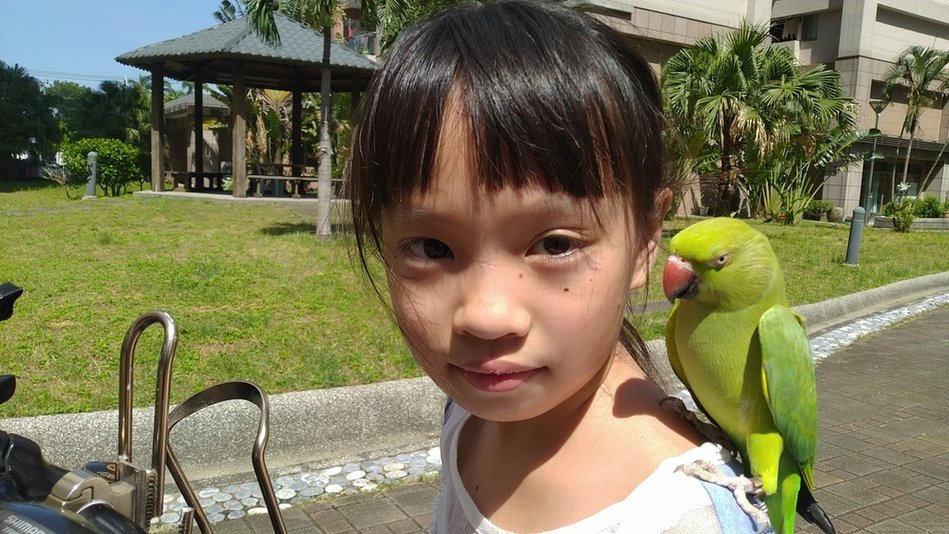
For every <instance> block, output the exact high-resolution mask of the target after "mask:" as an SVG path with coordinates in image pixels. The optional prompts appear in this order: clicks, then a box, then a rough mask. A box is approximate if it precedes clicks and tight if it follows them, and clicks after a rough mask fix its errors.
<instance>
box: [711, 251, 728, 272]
mask: <svg viewBox="0 0 949 534" xmlns="http://www.w3.org/2000/svg"><path fill="white" fill-rule="evenodd" d="M726 263H728V254H722V255H721V256H719V257H717V258H715V259H714V260H713V261H712V266H713V267H715V268H716V269H721V268H722V267H724V266H725V264H726Z"/></svg>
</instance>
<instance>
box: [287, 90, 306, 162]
mask: <svg viewBox="0 0 949 534" xmlns="http://www.w3.org/2000/svg"><path fill="white" fill-rule="evenodd" d="M291 105H292V108H293V109H292V111H291V115H290V125H291V128H290V163H291V164H293V165H300V166H301V167H299V168H298V167H293V172H294V174H296V173H300V172H302V171H303V169H302V165H303V90H302V89H300V86H299V85H297V86H296V87H294V88H293V100H292V102H291Z"/></svg>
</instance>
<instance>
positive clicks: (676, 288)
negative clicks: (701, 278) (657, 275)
mask: <svg viewBox="0 0 949 534" xmlns="http://www.w3.org/2000/svg"><path fill="white" fill-rule="evenodd" d="M698 290H699V284H698V278H697V277H696V275H695V271H693V270H692V264H690V263H689V262H687V261H685V260H684V259H682V257H681V256H679V255H677V254H672V255H670V256H669V257H668V258H667V259H666V266H665V268H664V269H663V271H662V292H663V293H665V294H666V298H667V299H669V302H675V300H676V299H690V298H692V297H694V296H695V295H696V294H697V293H698Z"/></svg>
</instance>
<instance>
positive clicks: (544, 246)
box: [529, 235, 583, 256]
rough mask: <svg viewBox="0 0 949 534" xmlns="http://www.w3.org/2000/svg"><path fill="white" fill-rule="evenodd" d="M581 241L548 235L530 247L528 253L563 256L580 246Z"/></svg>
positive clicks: (581, 244)
mask: <svg viewBox="0 0 949 534" xmlns="http://www.w3.org/2000/svg"><path fill="white" fill-rule="evenodd" d="M582 246H583V243H581V242H580V241H579V240H577V239H572V238H569V237H566V236H558V235H553V236H548V237H545V238H543V239H541V240H540V241H538V242H537V243H534V245H533V246H532V247H531V249H530V251H529V253H530V254H544V255H547V256H565V255H567V254H571V253H573V252H574V251H576V250H577V249H579V248H581V247H582Z"/></svg>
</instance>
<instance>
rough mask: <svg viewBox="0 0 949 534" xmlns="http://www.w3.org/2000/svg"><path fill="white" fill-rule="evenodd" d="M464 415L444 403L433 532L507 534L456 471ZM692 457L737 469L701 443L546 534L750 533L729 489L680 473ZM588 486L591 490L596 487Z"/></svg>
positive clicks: (748, 523)
mask: <svg viewBox="0 0 949 534" xmlns="http://www.w3.org/2000/svg"><path fill="white" fill-rule="evenodd" d="M468 417H469V414H468V412H467V411H466V410H464V409H463V408H461V407H460V406H457V405H455V404H449V406H447V407H446V412H445V427H444V428H443V433H442V441H441V446H442V461H443V465H442V467H443V470H442V481H441V487H442V491H441V495H440V496H439V499H438V501H439V502H438V505H437V506H436V513H435V518H434V520H435V522H434V524H433V530H432V532H436V533H438V532H457V531H459V530H465V529H470V531H473V532H479V533H484V534H509V533H508V532H507V531H505V530H503V529H500V528H498V527H497V526H495V525H493V524H492V523H491V522H490V521H489V520H488V519H487V518H485V517H484V516H483V515H482V514H481V513H480V511H479V510H478V509H477V507H476V506H475V505H474V503H473V501H472V500H471V498H470V496H469V495H468V493H467V491H465V488H464V485H463V484H462V483H461V480H460V478H459V477H458V473H457V472H456V467H457V466H456V464H455V462H456V461H457V452H456V449H455V447H456V446H457V436H458V432H459V431H460V429H461V427H462V426H463V425H464V422H465V421H466V420H467V419H468ZM695 461H703V462H706V463H711V464H713V465H715V466H716V467H717V468H718V469H719V470H720V471H721V472H722V474H726V475H734V474H738V473H740V472H741V467H740V465H739V464H738V462H737V461H735V460H734V459H733V458H732V457H731V455H730V454H729V453H728V452H727V451H726V450H724V449H723V448H722V447H720V446H719V445H716V444H712V443H704V444H702V445H700V446H697V447H694V448H691V449H688V450H686V451H685V452H684V453H682V454H679V455H677V456H674V457H669V458H666V459H664V460H663V461H662V462H660V464H659V465H658V467H656V469H655V470H654V471H653V472H652V473H651V474H650V475H649V476H647V477H646V478H645V479H644V480H643V481H642V482H641V483H640V484H638V485H637V486H636V488H635V489H633V490H632V492H631V493H629V494H628V495H627V496H626V497H625V498H624V499H622V500H621V501H619V502H616V503H614V504H612V505H609V506H607V507H605V508H603V509H602V510H601V511H599V512H597V513H595V514H593V515H591V516H589V517H587V518H585V519H583V520H581V521H579V522H576V523H574V524H572V525H568V526H565V527H562V528H558V529H556V530H553V531H550V532H549V534H581V533H582V534H589V533H608V532H611V533H619V532H637V533H657V534H658V533H685V532H708V533H714V532H723V533H729V534H731V533H743V532H754V531H755V528H754V525H753V523H752V522H751V520H750V519H749V518H748V516H747V515H745V513H744V512H743V511H742V510H741V508H739V507H738V505H737V503H736V502H735V498H734V496H733V495H732V494H731V491H730V490H727V489H725V488H722V487H719V486H715V485H712V484H708V483H705V482H702V481H700V480H699V479H697V478H694V477H692V476H689V475H686V474H685V473H683V472H682V471H681V469H680V467H681V466H683V465H685V464H688V463H691V462H695ZM614 476H616V477H622V476H623V473H622V471H621V470H619V469H618V470H616V472H615V475H614ZM578 483H579V482H578ZM588 489H589V491H596V488H588ZM448 525H451V527H447V526H448ZM446 527H447V528H446Z"/></svg>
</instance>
